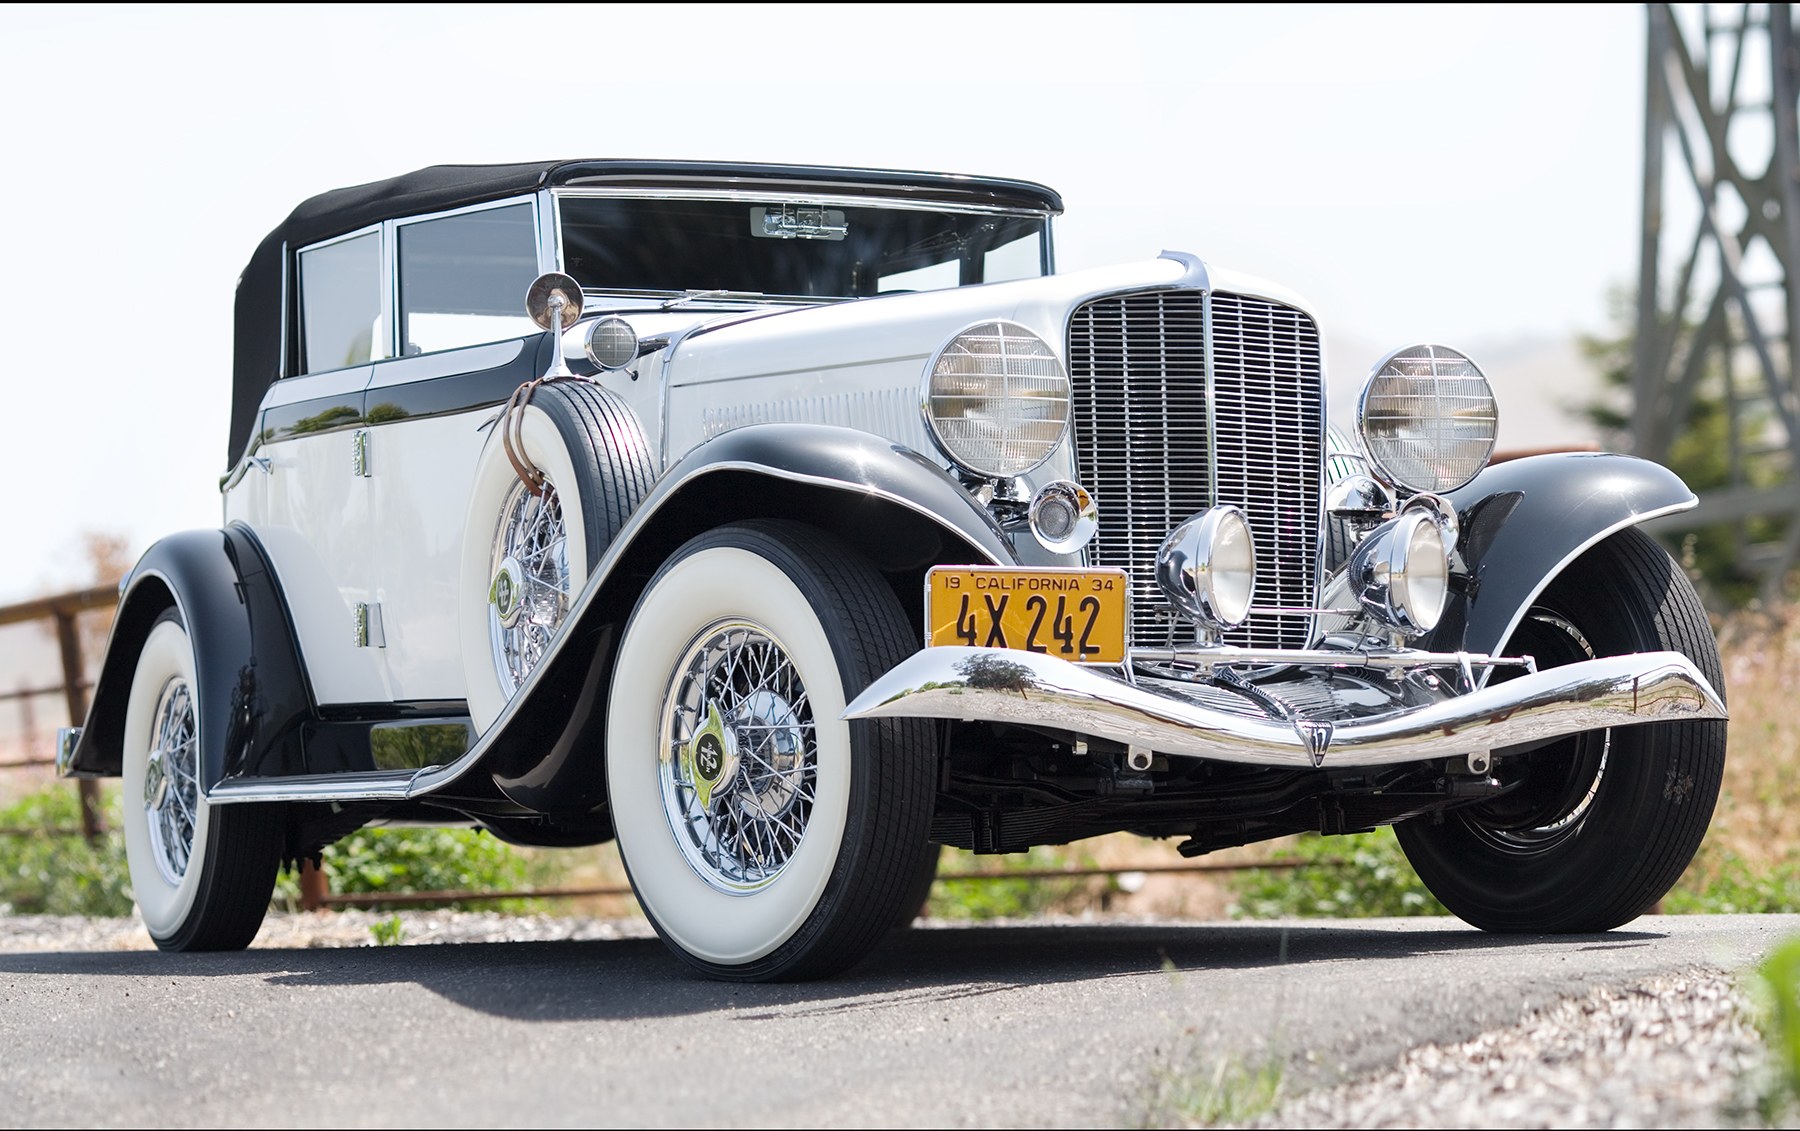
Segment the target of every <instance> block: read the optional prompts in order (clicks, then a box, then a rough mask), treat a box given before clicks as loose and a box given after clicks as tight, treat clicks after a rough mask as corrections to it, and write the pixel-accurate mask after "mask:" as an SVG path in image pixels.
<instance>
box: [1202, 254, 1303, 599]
mask: <svg viewBox="0 0 1800 1131" xmlns="http://www.w3.org/2000/svg"><path fill="white" fill-rule="evenodd" d="M1200 357H1201V361H1200V368H1201V372H1202V373H1203V374H1204V378H1203V381H1202V383H1203V384H1204V385H1205V386H1206V392H1205V393H1204V394H1203V395H1204V396H1205V397H1206V489H1207V495H1208V498H1207V502H1208V503H1209V504H1210V505H1212V506H1215V507H1216V506H1218V505H1219V369H1218V363H1217V362H1216V361H1214V359H1213V293H1212V290H1211V289H1210V288H1209V289H1207V290H1203V291H1201V292H1200ZM1252 545H1253V546H1254V538H1252ZM1255 561H1256V559H1255V550H1254V549H1252V551H1251V567H1250V568H1251V579H1252V580H1251V586H1250V594H1251V596H1252V597H1255V595H1256V585H1255V569H1256V566H1255ZM1313 592H1315V593H1316V592H1318V590H1316V589H1315V590H1313ZM1233 627H1236V626H1235V625H1234V626H1233Z"/></svg>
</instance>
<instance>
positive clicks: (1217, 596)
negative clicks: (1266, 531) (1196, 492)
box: [1156, 506, 1256, 628]
mask: <svg viewBox="0 0 1800 1131" xmlns="http://www.w3.org/2000/svg"><path fill="white" fill-rule="evenodd" d="M1156 583H1157V584H1158V585H1160V586H1161V587H1162V591H1163V593H1164V595H1166V596H1167V597H1168V598H1169V603H1170V604H1172V605H1174V606H1175V607H1176V608H1177V609H1178V610H1180V611H1181V612H1182V613H1185V614H1186V615H1187V616H1189V617H1191V618H1193V619H1194V620H1197V621H1200V622H1201V623H1202V624H1209V625H1216V626H1219V627H1222V628H1234V627H1236V626H1237V625H1240V624H1242V623H1244V618H1245V617H1247V616H1249V615H1250V596H1251V594H1252V593H1253V592H1254V591H1255V589H1256V542H1255V540H1254V539H1253V538H1252V537H1251V535H1250V521H1249V520H1248V519H1246V518H1245V517H1244V512H1243V511H1241V510H1238V509H1237V508H1236V507H1229V506H1218V507H1213V508H1212V509H1211V510H1206V511H1201V512H1200V513H1199V514H1197V515H1195V516H1194V517H1192V518H1190V519H1188V520H1187V521H1186V522H1184V523H1182V524H1181V525H1180V526H1177V527H1176V528H1175V529H1174V531H1173V532H1172V533H1171V534H1170V535H1169V536H1168V538H1167V539H1165V540H1164V541H1163V544H1162V549H1161V550H1159V551H1158V552H1157V555H1156Z"/></svg>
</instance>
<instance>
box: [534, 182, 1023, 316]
mask: <svg viewBox="0 0 1800 1131" xmlns="http://www.w3.org/2000/svg"><path fill="white" fill-rule="evenodd" d="M560 203H561V216H562V251H563V270H565V271H567V272H568V273H569V274H571V275H573V276H574V277H575V279H576V280H577V281H578V282H579V283H580V284H581V285H582V287H583V288H584V289H587V290H599V291H654V292H669V293H675V294H681V293H685V292H688V291H723V292H739V293H750V294H760V295H769V296H779V297H795V298H813V299H818V298H857V297H863V296H867V295H878V294H894V293H898V292H901V291H924V290H938V289H941V288H944V287H958V286H970V285H973V284H975V283H997V282H1004V281H1006V280H1009V279H1025V278H1035V277H1036V276H1039V275H1042V274H1045V269H1044V268H1045V260H1046V252H1047V249H1048V244H1049V240H1048V231H1047V228H1046V219H1045V217H1043V216H1041V215H1033V214H1025V215H1017V214H1004V213H1002V214H996V213H987V212H981V213H974V212H957V211H951V210H948V209H946V210H943V211H936V210H930V209H918V208H883V207H880V206H873V207H869V206H859V205H856V204H854V203H850V204H822V203H806V202H796V201H793V200H785V201H784V200H778V199H771V200H767V201H750V200H685V199H677V200H664V199H641V198H626V197H591V196H572V195H571V196H564V197H562V198H561V201H560Z"/></svg>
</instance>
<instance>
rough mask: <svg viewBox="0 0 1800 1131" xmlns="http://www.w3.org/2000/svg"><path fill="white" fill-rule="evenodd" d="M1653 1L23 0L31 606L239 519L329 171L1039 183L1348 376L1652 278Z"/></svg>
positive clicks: (1590, 319)
mask: <svg viewBox="0 0 1800 1131" xmlns="http://www.w3.org/2000/svg"><path fill="white" fill-rule="evenodd" d="M1643 24H1644V15H1643V11H1642V9H1641V8H1639V7H1637V6H1635V5H1634V6H1612V7H1598V8H1593V7H1590V8H1572V7H1562V6H1559V7H1557V8H1555V9H1554V10H1547V9H1534V8H1494V7H1481V8H1435V7H1434V8H1426V7H1420V6H1406V7H1397V8H1372V9H1365V8H1346V7H1330V8H1316V9H1309V8H1291V7H1269V8H1222V7H1217V6H1206V7H1195V8H1180V7H1167V6H1156V7H1143V8H1134V7H1131V6H1127V5H1108V6H1105V7H1081V6H1063V5H1042V6H1039V5H1007V6H1002V7H984V6H980V5H957V6H953V7H941V8H936V7H926V8H880V7H862V6H849V5H809V6H802V7H792V8H786V7H782V6H779V5H768V4H764V5H754V6H751V5H743V6H732V7H720V8H713V7H708V6H705V5H698V6H691V7H667V8H665V7H639V6H632V5H596V6H574V5H571V6H551V7H541V8H539V7H530V6H518V5H509V6H505V7H493V8H489V7H484V6H475V7H443V6H435V5H434V6H424V5H419V6H406V7H397V8H382V7H379V6H366V5H358V6H355V7H342V8H330V7H314V6H307V7H295V8H285V7H271V8H250V7H240V6H230V7H227V6H223V5H219V6H207V7H204V8H184V7H164V8H136V7H133V8H105V7H98V6H70V7H66V8H65V7H56V8H32V7H16V6H13V7H6V8H4V9H0V105H5V106H6V107H7V110H6V112H5V114H4V116H0V154H4V159H5V166H4V167H5V169H6V170H7V175H6V176H5V178H4V183H3V184H0V202H3V204H4V211H5V214H6V215H8V216H9V217H10V218H11V223H10V224H8V225H7V232H6V238H5V242H4V245H3V247H4V254H3V256H0V319H3V321H0V329H3V330H4V334H3V335H0V365H3V366H4V373H5V387H6V390H7V396H8V398H9V400H10V403H11V406H12V411H11V412H10V413H8V415H7V419H8V423H9V427H7V429H6V433H5V435H6V440H5V442H3V443H0V488H3V489H4V495H0V498H3V499H4V502H0V508H3V509H0V515H3V517H4V525H3V526H0V529H4V531H5V535H4V538H5V545H6V549H7V552H6V553H4V554H0V601H8V600H15V599H18V598H21V597H25V596H29V595H32V594H34V593H37V592H40V591H45V590H55V589H63V588H68V587H70V586H71V585H73V584H74V583H77V582H80V581H83V580H85V578H84V577H83V576H82V574H81V571H82V560H81V554H80V548H79V547H80V534H81V532H82V531H83V530H88V529H93V530H102V531H109V532H118V533H122V534H125V535H127V536H128V537H129V538H130V539H131V541H132V543H133V549H134V551H137V550H141V549H142V548H144V547H145V546H147V545H148V544H149V543H150V542H151V541H153V540H155V539H156V538H157V537H159V536H161V535H163V534H166V533H170V532H172V531H175V530H179V529H184V528H190V527H201V526H216V525H217V524H218V521H219V498H218V492H217V481H218V476H219V474H220V472H221V471H222V470H223V467H222V466H221V464H222V461H223V458H224V457H223V455H222V453H223V451H224V446H225V427H226V415H227V406H228V401H229V381H230V347H231V322H230V319H231V309H232V307H231V304H232V294H233V289H234V287H235V286H236V280H237V275H238V272H239V271H240V270H241V269H242V267H243V264H244V262H245V261H246V260H247V259H248V258H249V255H250V252H251V250H252V249H253V248H254V247H255V245H256V243H257V241H258V240H259V239H260V238H261V237H262V236H263V235H264V234H265V233H266V232H267V231H268V230H269V229H270V228H271V227H273V226H274V225H275V224H276V223H277V222H278V221H279V220H280V219H281V218H282V217H283V216H284V215H285V214H286V213H287V212H288V210H289V209H291V208H292V207H293V206H294V205H295V204H296V203H298V202H299V201H300V200H302V199H303V198H305V197H307V196H309V195H311V194H313V193H315V192H320V191H323V190H325V189H329V188H335V187H338V186H342V185H349V184H356V183H360V182H363V181H369V180H375V179H378V178H381V177H386V176H390V175H393V174H396V173H401V172H405V171H407V170H410V169H415V168H418V167H421V166H424V165H431V164H439V163H479V162H498V161H519V160H535V159H543V158H557V157H600V156H620V157H680V158H699V159H727V160H758V161H792V162H805V163H819V164H842V165H870V166H883V167H896V168H916V169H931V170H944V171H951V172H971V173H991V174H998V175H1003V176H1015V177H1022V178H1026V179H1030V180H1036V181H1042V182H1044V183H1046V184H1049V185H1051V186H1053V187H1055V188H1057V189H1058V190H1060V191H1061V192H1062V193H1063V195H1064V198H1065V201H1066V203H1067V206H1068V213H1067V215H1066V216H1065V217H1064V218H1063V219H1062V220H1061V221H1060V222H1059V227H1058V240H1059V260H1060V264H1059V265H1060V267H1061V268H1062V269H1064V270H1074V269H1079V268H1082V267H1092V266H1099V265H1102V264H1107V263H1114V262H1122V261H1127V260H1131V259H1142V258H1150V257H1154V256H1155V255H1156V254H1157V253H1158V252H1159V251H1161V250H1162V249H1164V248H1179V249H1182V250H1187V251H1192V252H1195V253H1197V254H1200V255H1201V256H1203V257H1205V258H1207V259H1210V260H1213V261H1215V262H1218V263H1222V264H1228V265H1230V266H1233V267H1236V268H1239V269H1242V270H1246V271H1250V272H1253V273H1255V274H1259V275H1263V276H1266V277H1269V278H1272V279H1275V280H1278V281H1280V282H1282V283H1283V284H1285V285H1287V286H1288V287H1291V288H1292V289H1294V290H1297V291H1299V292H1300V293H1301V294H1302V295H1304V296H1306V297H1307V298H1308V299H1309V300H1310V301H1311V302H1312V303H1313V304H1314V306H1315V309H1316V310H1317V312H1318V314H1319V317H1320V321H1321V323H1322V325H1323V328H1324V330H1325V332H1326V335H1327V342H1328V347H1327V348H1328V354H1327V360H1328V365H1329V366H1330V368H1331V370H1332V372H1333V374H1334V378H1335V380H1336V382H1337V383H1342V381H1343V380H1345V379H1346V378H1345V375H1346V374H1352V373H1353V374H1354V375H1355V376H1360V374H1361V373H1362V372H1364V371H1365V370H1366V368H1367V366H1368V364H1369V363H1370V362H1371V361H1373V360H1374V357H1375V354H1376V352H1377V351H1378V350H1380V349H1383V348H1386V347H1391V346H1397V345H1400V344H1404V343H1406V342H1411V341H1421V340H1435V341H1445V342H1448V343H1450V344H1471V345H1473V346H1476V347H1479V346H1481V345H1483V344H1505V343H1509V342H1513V341H1515V340H1517V339H1520V338H1566V337H1568V336H1569V335H1570V334H1572V333H1573V332H1576V331H1578V330H1593V329H1599V328H1601V327H1603V326H1604V325H1605V305H1604V297H1605V292H1606V290H1607V288H1608V287H1610V286H1613V285H1616V284H1618V283H1620V282H1625V281H1629V280H1631V279H1633V278H1634V277H1635V272H1636V269H1637V268H1636V257H1637V228H1638V224H1639V215H1638V211H1639V203H1638V178H1639V175H1640V174H1639V162H1640V150H1641V144H1642V131H1643V125H1642V114H1643V110H1642V103H1643V90H1642V87H1643V74H1642V71H1643V40H1644V30H1643ZM1474 352H1476V356H1477V359H1478V360H1479V358H1480V353H1479V350H1478V349H1477V350H1475V351H1474ZM1500 395H1501V405H1502V412H1503V413H1504V412H1505V411H1506V395H1505V389H1504V388H1502V389H1501V390H1500Z"/></svg>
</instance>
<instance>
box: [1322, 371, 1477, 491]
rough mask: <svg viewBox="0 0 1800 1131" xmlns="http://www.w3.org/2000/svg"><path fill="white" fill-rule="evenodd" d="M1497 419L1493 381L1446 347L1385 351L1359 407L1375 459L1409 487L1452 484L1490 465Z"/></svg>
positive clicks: (1359, 426) (1385, 474)
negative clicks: (1386, 352)
mask: <svg viewBox="0 0 1800 1131" xmlns="http://www.w3.org/2000/svg"><path fill="white" fill-rule="evenodd" d="M1499 424H1500V411H1499V406H1498V405H1497V404H1496V403H1495V401H1494V390H1493V388H1492V387H1491V386H1489V385H1488V380H1487V378H1486V377H1485V376H1483V375H1482V372H1481V370H1480V369H1478V368H1476V365H1475V363H1474V362H1472V361H1470V360H1469V359H1468V357H1467V356H1465V355H1464V354H1462V353H1459V352H1458V351H1456V350H1453V349H1451V348H1449V347H1448V346H1431V345H1426V346H1408V347H1407V348H1405V349H1403V350H1396V351H1394V352H1393V353H1391V354H1389V355H1387V356H1386V357H1384V358H1382V359H1381V361H1380V362H1379V363H1377V364H1376V366H1375V369H1374V371H1373V372H1372V373H1370V374H1369V380H1368V383H1367V384H1365V385H1364V386H1363V391H1362V398H1361V400H1360V401H1358V403H1357V406H1356V433H1357V437H1358V438H1359V439H1360V440H1361V442H1362V446H1363V451H1364V452H1365V453H1367V455H1368V457H1369V462H1370V464H1371V465H1372V466H1373V467H1374V468H1375V470H1376V471H1377V472H1378V473H1379V474H1380V475H1381V476H1382V478H1384V479H1386V480H1387V481H1388V482H1390V483H1392V484H1394V485H1395V486H1397V487H1400V488H1403V489H1405V490H1408V491H1454V490H1455V489H1456V488H1458V487H1461V486H1462V485H1463V484H1465V483H1467V482H1468V481H1469V480H1471V479H1473V478H1475V475H1476V473H1477V472H1479V471H1480V470H1481V469H1482V468H1483V467H1486V466H1487V461H1488V457H1489V456H1490V455H1492V454H1493V453H1494V437H1495V436H1496V434H1497V433H1498V429H1499Z"/></svg>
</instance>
